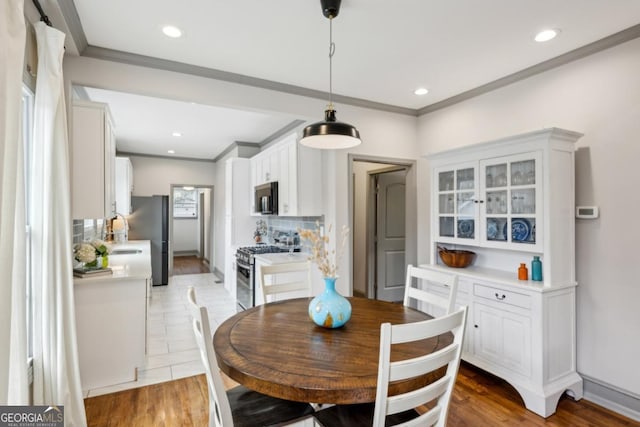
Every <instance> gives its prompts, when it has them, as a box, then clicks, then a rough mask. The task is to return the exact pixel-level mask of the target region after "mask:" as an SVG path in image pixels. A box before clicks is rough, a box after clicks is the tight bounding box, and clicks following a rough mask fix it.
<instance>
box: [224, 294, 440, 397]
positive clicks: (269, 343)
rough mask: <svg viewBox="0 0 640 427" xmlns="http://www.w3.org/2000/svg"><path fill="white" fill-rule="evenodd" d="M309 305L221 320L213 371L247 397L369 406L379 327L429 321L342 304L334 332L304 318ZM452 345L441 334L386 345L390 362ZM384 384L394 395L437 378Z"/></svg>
mask: <svg viewBox="0 0 640 427" xmlns="http://www.w3.org/2000/svg"><path fill="white" fill-rule="evenodd" d="M309 301H310V298H299V299H292V300H286V301H281V302H274V303H269V304H266V305H261V306H258V307H254V308H252V309H249V310H247V311H243V312H240V313H238V314H236V315H234V316H233V317H231V318H229V319H227V320H226V321H225V322H224V323H222V325H220V326H219V327H218V329H217V330H216V332H215V334H214V338H213V345H214V348H215V352H216V355H217V359H218V364H219V365H220V369H221V370H222V371H223V372H224V373H225V374H227V375H228V376H229V377H230V378H232V379H233V380H235V381H237V382H239V383H240V384H243V385H245V386H246V387H249V388H251V389H253V390H256V391H259V392H261V393H264V394H268V395H270V396H274V397H280V398H283V399H289V400H295V401H300V402H314V403H336V404H348V403H365V402H374V401H375V395H376V385H377V384H376V383H377V378H378V357H379V354H378V353H379V349H380V325H381V324H382V323H386V322H390V323H391V324H400V323H409V322H416V321H419V320H424V319H428V318H429V316H428V315H426V314H424V313H422V312H420V311H417V310H414V309H411V308H407V307H405V306H403V305H402V304H397V303H389V302H385V301H377V300H370V299H366V298H349V301H350V302H351V306H352V308H353V310H352V314H351V320H349V322H347V324H346V325H344V326H343V327H342V328H338V329H325V328H322V327H319V326H316V325H315V324H314V323H313V322H312V321H311V319H310V318H309V315H308V306H309ZM451 341H452V335H450V334H447V335H442V336H440V337H437V338H433V339H430V340H424V341H421V342H418V343H412V344H402V345H395V346H393V349H392V352H391V360H392V361H393V360H397V359H398V358H399V357H400V356H401V358H407V357H414V356H417V355H419V354H425V353H430V352H433V351H435V350H437V349H439V348H442V347H444V346H446V345H448V344H449V343H451ZM443 374H444V369H441V370H440V371H438V372H435V373H432V374H430V375H428V376H426V377H419V378H416V379H412V380H408V381H404V382H398V383H394V384H392V385H390V388H389V393H390V394H392V395H393V394H397V393H399V392H402V391H405V390H407V388H415V387H416V386H421V385H426V384H428V383H431V382H433V381H435V380H436V379H438V378H440V377H441V376H442V375H443Z"/></svg>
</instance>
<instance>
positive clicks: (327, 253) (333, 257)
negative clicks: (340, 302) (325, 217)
mask: <svg viewBox="0 0 640 427" xmlns="http://www.w3.org/2000/svg"><path fill="white" fill-rule="evenodd" d="M327 233H331V225H329V228H328V229H327ZM298 234H300V238H301V239H302V240H306V241H308V242H309V245H308V246H309V248H310V249H311V254H310V255H309V261H312V262H315V263H316V264H317V265H318V269H319V270H320V272H321V273H322V275H323V276H324V277H338V263H339V262H340V258H342V255H343V254H344V248H345V246H346V244H347V237H348V236H349V228H348V227H347V226H346V225H344V226H342V231H341V233H340V245H339V246H336V247H334V248H332V247H331V246H330V244H329V236H328V235H327V234H324V233H323V232H322V227H320V222H316V228H315V229H314V230H309V229H305V230H302V229H298Z"/></svg>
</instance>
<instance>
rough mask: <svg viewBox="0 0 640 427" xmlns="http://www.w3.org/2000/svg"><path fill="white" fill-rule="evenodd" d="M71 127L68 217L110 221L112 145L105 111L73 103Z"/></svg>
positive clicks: (101, 106) (105, 108)
mask: <svg viewBox="0 0 640 427" xmlns="http://www.w3.org/2000/svg"><path fill="white" fill-rule="evenodd" d="M71 124H72V125H71V129H72V131H71V213H72V217H73V218H74V219H84V218H105V217H111V216H113V213H114V212H115V153H116V142H115V133H114V126H113V121H112V119H111V114H110V112H109V107H108V105H107V104H103V103H98V102H88V101H74V103H73V108H72V117H71Z"/></svg>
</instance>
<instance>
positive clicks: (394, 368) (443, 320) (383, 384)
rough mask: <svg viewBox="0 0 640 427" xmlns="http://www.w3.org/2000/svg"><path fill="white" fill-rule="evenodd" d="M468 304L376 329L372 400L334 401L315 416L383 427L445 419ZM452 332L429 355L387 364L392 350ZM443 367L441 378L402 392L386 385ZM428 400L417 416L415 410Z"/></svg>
mask: <svg viewBox="0 0 640 427" xmlns="http://www.w3.org/2000/svg"><path fill="white" fill-rule="evenodd" d="M466 319H467V306H464V307H463V308H462V309H460V310H458V311H456V312H454V313H451V314H447V315H445V316H443V317H438V318H435V319H430V320H423V321H420V322H414V323H405V324H400V325H391V324H390V323H383V324H382V325H381V327H380V357H379V362H378V384H377V389H376V401H375V404H359V405H336V406H332V407H330V408H327V409H323V410H320V411H318V412H316V413H315V414H314V417H315V418H316V420H317V421H318V422H319V423H320V424H321V425H322V426H324V427H340V426H345V427H359V426H367V427H370V426H373V427H384V426H385V425H387V426H394V425H399V424H401V425H402V426H403V427H412V426H415V427H417V426H436V427H443V426H445V425H446V422H447V414H448V411H449V403H450V401H451V394H452V392H453V387H454V384H455V381H456V377H457V375H458V368H459V366H460V357H461V354H462V342H463V338H464V325H465V322H466ZM449 332H451V333H452V334H453V341H452V342H451V344H449V345H447V346H446V347H444V348H442V349H440V350H437V351H435V352H433V353H428V354H425V355H422V356H419V357H415V358H412V359H405V360H395V361H393V362H391V348H392V345H395V344H404V343H410V342H415V341H420V340H424V339H429V338H433V337H438V336H439V335H442V334H446V333H449ZM444 366H446V372H445V374H444V376H443V377H441V378H440V379H438V380H436V381H435V382H432V383H431V384H428V385H426V386H424V387H421V388H417V389H414V390H410V391H408V392H405V393H402V394H396V395H393V396H389V395H388V388H389V384H390V383H392V382H395V381H402V380H407V379H410V378H415V377H418V376H421V375H426V374H429V373H431V372H434V371H436V370H438V369H440V368H441V367H444ZM425 404H431V405H430V407H431V408H430V409H428V410H427V411H426V412H424V413H422V414H420V413H419V412H418V411H416V408H417V407H419V406H422V405H425Z"/></svg>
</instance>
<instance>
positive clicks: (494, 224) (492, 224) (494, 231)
mask: <svg viewBox="0 0 640 427" xmlns="http://www.w3.org/2000/svg"><path fill="white" fill-rule="evenodd" d="M496 237H498V221H496V220H495V219H493V218H489V219H487V239H489V240H495V239H496Z"/></svg>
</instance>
